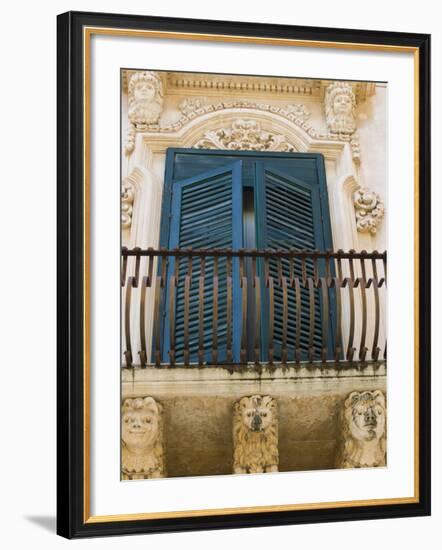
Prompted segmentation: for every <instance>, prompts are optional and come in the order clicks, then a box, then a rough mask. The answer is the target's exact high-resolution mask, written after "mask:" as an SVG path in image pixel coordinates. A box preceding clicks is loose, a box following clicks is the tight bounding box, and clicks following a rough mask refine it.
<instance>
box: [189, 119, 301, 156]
mask: <svg viewBox="0 0 442 550" xmlns="http://www.w3.org/2000/svg"><path fill="white" fill-rule="evenodd" d="M194 147H195V148H196V149H232V150H235V151H243V150H248V151H286V152H293V151H296V149H295V147H294V146H293V145H291V144H290V143H289V142H288V141H287V138H286V137H285V136H283V135H282V134H274V133H272V132H266V131H264V130H262V129H261V125H260V124H259V123H258V122H256V121H255V120H241V119H239V120H235V121H234V122H233V123H232V126H231V128H219V129H218V130H211V131H209V132H206V133H205V134H204V137H203V138H202V139H200V140H199V141H198V142H197V143H196V144H195V145H194Z"/></svg>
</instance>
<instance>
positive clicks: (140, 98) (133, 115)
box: [125, 71, 163, 155]
mask: <svg viewBox="0 0 442 550" xmlns="http://www.w3.org/2000/svg"><path fill="white" fill-rule="evenodd" d="M128 95H129V97H128V101H129V109H128V118H129V129H128V134H127V141H126V146H125V152H126V154H127V155H130V154H131V153H132V151H133V150H134V147H135V133H136V131H137V130H145V129H147V128H148V126H150V125H156V124H158V121H159V119H160V116H161V113H162V110H163V85H162V82H161V79H160V77H159V76H158V74H157V73H155V72H153V71H142V72H136V73H134V74H133V75H132V76H131V78H130V80H129V87H128Z"/></svg>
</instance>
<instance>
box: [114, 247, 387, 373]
mask: <svg viewBox="0 0 442 550" xmlns="http://www.w3.org/2000/svg"><path fill="white" fill-rule="evenodd" d="M386 264H387V254H386V252H382V253H379V252H377V251H374V252H366V251H360V252H356V251H354V250H350V251H348V252H344V251H342V250H338V251H336V252H333V251H331V250H327V251H318V250H314V251H309V250H289V251H286V250H244V249H241V250H230V249H188V248H187V249H174V250H166V249H160V250H155V249H151V248H149V249H145V250H143V249H141V248H134V249H127V248H125V247H123V248H122V252H121V286H122V322H123V330H122V345H123V348H122V349H123V358H122V359H123V365H122V366H123V367H128V368H131V367H141V368H143V367H147V366H156V367H160V368H161V367H165V368H167V367H175V366H184V367H192V366H199V367H210V366H220V365H221V366H222V365H226V366H228V367H229V368H235V367H237V368H240V367H241V365H256V366H257V367H259V366H263V365H283V366H284V365H295V366H296V365H297V364H301V363H302V364H313V365H317V366H319V367H325V366H327V365H328V364H333V365H334V366H338V367H339V366H342V367H343V368H344V367H345V366H348V365H350V366H355V365H357V366H358V365H366V364H369V363H372V364H378V363H382V362H385V359H386V353H387V345H386V336H385V328H384V327H385V322H384V313H385V311H384V310H385V304H386V272H387V265H386Z"/></svg>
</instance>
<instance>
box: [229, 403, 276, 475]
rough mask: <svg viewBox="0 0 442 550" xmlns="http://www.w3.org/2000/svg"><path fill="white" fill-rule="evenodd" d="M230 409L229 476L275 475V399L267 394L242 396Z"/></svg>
mask: <svg viewBox="0 0 442 550" xmlns="http://www.w3.org/2000/svg"><path fill="white" fill-rule="evenodd" d="M233 410H234V413H233V449H234V450H233V473H234V474H254V473H260V472H277V471H278V463H279V453H278V409H277V404H276V400H275V399H273V398H272V397H270V396H269V395H264V396H261V395H252V396H250V397H243V398H242V399H240V400H239V401H237V402H236V403H235V404H234V406H233Z"/></svg>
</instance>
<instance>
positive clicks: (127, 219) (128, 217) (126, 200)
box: [121, 178, 135, 229]
mask: <svg viewBox="0 0 442 550" xmlns="http://www.w3.org/2000/svg"><path fill="white" fill-rule="evenodd" d="M134 198H135V187H134V186H133V184H132V183H131V182H130V181H129V180H128V179H127V178H126V179H125V180H123V185H122V187H121V227H122V229H129V227H130V226H131V225H132V209H133V202H134Z"/></svg>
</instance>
